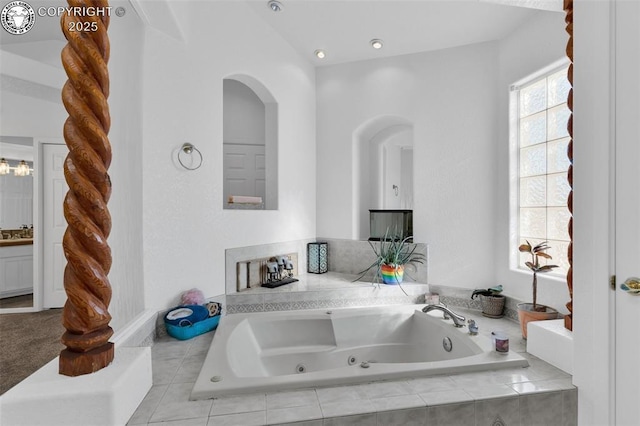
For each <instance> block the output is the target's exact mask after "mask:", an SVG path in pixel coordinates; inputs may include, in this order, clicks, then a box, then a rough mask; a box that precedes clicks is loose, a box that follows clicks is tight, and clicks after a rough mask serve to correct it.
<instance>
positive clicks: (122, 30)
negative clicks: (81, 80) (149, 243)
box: [108, 1, 145, 331]
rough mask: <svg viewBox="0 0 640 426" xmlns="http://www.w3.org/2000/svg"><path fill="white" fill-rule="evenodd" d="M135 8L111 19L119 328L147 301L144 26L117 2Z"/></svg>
mask: <svg viewBox="0 0 640 426" xmlns="http://www.w3.org/2000/svg"><path fill="white" fill-rule="evenodd" d="M111 6H112V7H113V8H114V10H115V8H116V7H118V6H122V7H125V8H126V9H127V10H128V11H129V12H130V13H127V14H126V15H125V16H124V17H116V16H113V17H112V18H111V23H110V25H109V40H110V43H111V57H110V59H109V77H110V96H109V108H110V112H111V130H110V132H109V141H110V142H111V148H112V152H113V159H112V162H111V166H110V168H109V176H110V177H111V183H112V186H113V189H112V193H111V199H110V200H109V204H108V206H109V211H110V212H111V221H112V229H111V235H110V236H109V240H108V241H109V246H110V247H111V254H112V257H113V266H112V267H111V272H110V273H109V281H110V283H111V287H112V299H111V305H110V306H109V312H110V313H111V316H112V317H113V320H112V321H111V327H112V328H113V329H114V330H116V331H117V330H118V329H120V328H121V327H123V326H125V325H126V324H128V323H129V322H130V321H131V320H132V319H133V318H135V316H136V315H138V314H139V313H141V312H142V311H143V310H144V308H145V306H144V285H143V282H144V277H143V267H142V259H143V248H142V243H143V240H142V235H143V228H144V225H143V222H142V198H143V196H142V168H141V165H142V164H144V159H143V157H142V96H143V91H142V84H141V78H142V60H141V58H142V48H143V44H144V28H143V25H142V23H141V22H140V19H139V18H138V17H137V16H136V14H135V13H133V11H132V10H131V9H130V6H129V3H128V2H125V1H120V2H113V1H112V2H111Z"/></svg>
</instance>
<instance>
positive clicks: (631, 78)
mask: <svg viewBox="0 0 640 426" xmlns="http://www.w3.org/2000/svg"><path fill="white" fill-rule="evenodd" d="M616 32H617V34H616V59H615V75H616V113H615V117H616V123H615V128H616V252H615V258H616V265H615V272H616V277H617V281H618V283H617V285H618V288H617V290H616V293H615V294H616V298H615V299H616V302H615V303H616V307H615V309H616V348H615V350H616V352H615V353H616V399H615V401H616V403H615V405H616V407H615V410H616V424H617V425H618V426H622V425H624V426H626V425H638V424H640V411H639V408H638V404H639V402H640V365H639V364H638V354H640V295H637V296H632V295H631V294H627V293H625V292H624V291H621V290H620V284H621V283H622V282H624V281H625V280H627V279H628V278H629V277H640V59H639V55H638V52H640V1H629V0H622V1H618V2H616Z"/></svg>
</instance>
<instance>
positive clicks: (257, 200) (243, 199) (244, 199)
mask: <svg viewBox="0 0 640 426" xmlns="http://www.w3.org/2000/svg"><path fill="white" fill-rule="evenodd" d="M229 202H230V203H236V204H262V197H250V196H247V195H229Z"/></svg>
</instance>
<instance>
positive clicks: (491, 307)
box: [471, 285, 506, 318]
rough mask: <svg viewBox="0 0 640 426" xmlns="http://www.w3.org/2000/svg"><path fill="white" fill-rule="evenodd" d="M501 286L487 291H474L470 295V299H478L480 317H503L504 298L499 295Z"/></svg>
mask: <svg viewBox="0 0 640 426" xmlns="http://www.w3.org/2000/svg"><path fill="white" fill-rule="evenodd" d="M501 292H502V286H501V285H499V286H496V287H491V288H488V289H486V290H485V289H476V290H474V291H473V293H472V294H471V299H475V298H476V297H479V298H480V304H481V305H482V315H484V316H485V317H489V318H502V317H503V316H504V314H503V312H504V303H505V300H506V298H505V297H504V296H503V295H501V294H500V293H501Z"/></svg>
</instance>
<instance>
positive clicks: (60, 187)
mask: <svg viewBox="0 0 640 426" xmlns="http://www.w3.org/2000/svg"><path fill="white" fill-rule="evenodd" d="M68 152H69V150H68V149H67V146H66V145H57V144H43V145H42V186H41V188H42V191H41V193H42V212H41V218H42V262H43V265H42V266H43V268H42V271H43V274H42V282H43V287H42V288H43V299H42V304H43V307H44V308H60V307H62V306H64V303H65V301H66V300H67V294H66V293H65V291H64V281H63V277H64V268H65V266H66V264H67V261H66V259H65V257H64V251H63V250H62V237H63V236H64V232H65V230H66V229H67V222H66V220H65V218H64V212H63V201H64V197H65V195H66V194H67V191H68V189H69V187H68V186H67V182H66V181H65V180H64V168H63V166H64V159H65V157H66V156H67V153H68Z"/></svg>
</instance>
